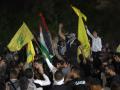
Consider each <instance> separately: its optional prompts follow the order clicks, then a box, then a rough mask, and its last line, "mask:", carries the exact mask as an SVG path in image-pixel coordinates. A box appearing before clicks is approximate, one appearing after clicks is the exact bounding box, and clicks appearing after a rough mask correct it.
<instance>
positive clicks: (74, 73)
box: [70, 67, 80, 78]
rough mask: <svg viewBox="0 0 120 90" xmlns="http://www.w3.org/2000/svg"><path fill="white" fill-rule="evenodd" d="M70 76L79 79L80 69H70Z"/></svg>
mask: <svg viewBox="0 0 120 90" xmlns="http://www.w3.org/2000/svg"><path fill="white" fill-rule="evenodd" d="M70 76H71V77H72V78H79V77H80V69H79V68H78V67H72V68H71V71H70Z"/></svg>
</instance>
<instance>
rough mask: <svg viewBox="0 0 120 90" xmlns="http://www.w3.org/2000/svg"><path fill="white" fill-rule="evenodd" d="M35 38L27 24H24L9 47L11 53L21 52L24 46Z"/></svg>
mask: <svg viewBox="0 0 120 90" xmlns="http://www.w3.org/2000/svg"><path fill="white" fill-rule="evenodd" d="M33 38H34V36H33V35H32V33H31V32H30V29H29V28H28V27H27V25H26V24H25V23H23V24H22V26H21V27H20V29H19V30H18V31H17V32H16V34H15V35H14V37H13V38H12V40H11V41H10V43H9V44H8V46H7V47H8V49H9V50H10V51H11V52H14V51H19V50H21V48H22V47H23V46H24V45H26V44H27V43H28V42H30V41H31V40H32V39H33Z"/></svg>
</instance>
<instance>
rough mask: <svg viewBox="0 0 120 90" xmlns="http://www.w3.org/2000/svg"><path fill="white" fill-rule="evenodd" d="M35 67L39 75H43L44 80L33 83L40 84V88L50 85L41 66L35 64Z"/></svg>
mask: <svg viewBox="0 0 120 90" xmlns="http://www.w3.org/2000/svg"><path fill="white" fill-rule="evenodd" d="M36 67H37V69H38V71H39V73H40V74H42V75H43V78H44V80H39V79H37V80H34V83H37V84H40V85H41V86H47V85H50V84H51V82H50V80H49V78H48V76H47V75H46V74H45V73H44V70H43V66H42V64H37V66H36Z"/></svg>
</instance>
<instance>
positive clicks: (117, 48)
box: [116, 45, 120, 53]
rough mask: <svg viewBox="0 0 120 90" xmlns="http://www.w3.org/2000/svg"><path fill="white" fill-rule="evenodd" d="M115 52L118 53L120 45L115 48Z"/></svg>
mask: <svg viewBox="0 0 120 90" xmlns="http://www.w3.org/2000/svg"><path fill="white" fill-rule="evenodd" d="M116 52H117V53H120V45H119V46H118V47H117V49H116Z"/></svg>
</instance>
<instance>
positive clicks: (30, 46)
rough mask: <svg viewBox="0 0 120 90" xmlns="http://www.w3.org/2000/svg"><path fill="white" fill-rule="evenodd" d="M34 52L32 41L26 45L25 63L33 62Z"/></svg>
mask: <svg viewBox="0 0 120 90" xmlns="http://www.w3.org/2000/svg"><path fill="white" fill-rule="evenodd" d="M34 56H35V50H34V47H33V44H32V41H30V42H29V43H28V46H27V63H31V62H32V61H33V60H34Z"/></svg>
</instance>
